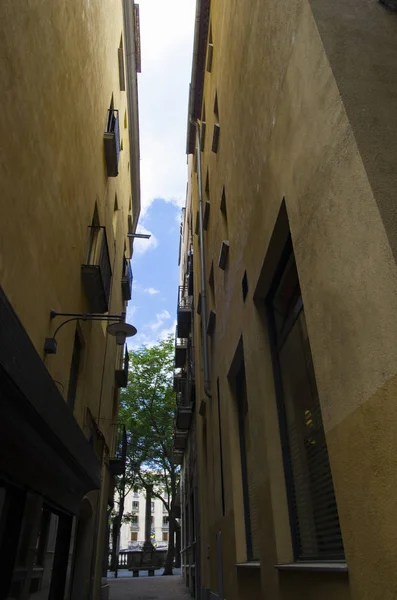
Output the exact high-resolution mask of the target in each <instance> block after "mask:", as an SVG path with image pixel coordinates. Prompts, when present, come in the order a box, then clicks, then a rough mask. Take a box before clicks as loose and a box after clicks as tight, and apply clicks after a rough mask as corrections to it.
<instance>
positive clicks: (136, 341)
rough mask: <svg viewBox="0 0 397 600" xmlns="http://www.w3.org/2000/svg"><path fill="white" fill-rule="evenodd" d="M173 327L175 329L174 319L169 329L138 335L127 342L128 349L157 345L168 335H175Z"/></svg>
mask: <svg viewBox="0 0 397 600" xmlns="http://www.w3.org/2000/svg"><path fill="white" fill-rule="evenodd" d="M175 327H176V319H175V320H174V321H173V322H172V324H171V325H170V326H169V327H164V328H163V329H161V330H160V331H159V332H156V333H154V332H153V333H152V334H148V333H139V332H138V334H137V335H136V336H135V337H133V338H129V339H128V340H127V342H128V349H129V350H136V349H137V348H139V347H140V346H146V347H147V348H151V347H152V346H154V345H155V344H157V343H158V342H159V341H161V340H165V339H167V337H168V336H169V335H172V336H173V335H175Z"/></svg>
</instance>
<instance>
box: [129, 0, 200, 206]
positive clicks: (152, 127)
mask: <svg viewBox="0 0 397 600" xmlns="http://www.w3.org/2000/svg"><path fill="white" fill-rule="evenodd" d="M195 4H196V0H169V1H168V2H164V0H145V1H144V2H140V28H141V46H142V73H141V74H140V75H139V104H140V108H139V110H140V131H141V205H142V216H144V215H145V213H146V212H147V210H148V209H149V207H150V205H151V204H152V202H153V200H154V199H156V198H163V199H164V200H166V201H167V202H171V203H173V204H175V205H176V206H183V205H184V202H185V193H186V179H187V173H186V132H187V109H188V93H189V82H190V74H191V64H192V49H193V31H194V21H195ZM176 15H177V18H176Z"/></svg>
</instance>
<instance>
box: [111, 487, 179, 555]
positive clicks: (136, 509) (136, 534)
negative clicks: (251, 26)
mask: <svg viewBox="0 0 397 600" xmlns="http://www.w3.org/2000/svg"><path fill="white" fill-rule="evenodd" d="M151 504H152V533H151V536H152V537H151V542H152V544H153V545H155V546H156V547H158V548H164V547H168V529H169V526H168V511H167V509H166V507H165V506H164V503H163V502H162V501H161V500H159V499H158V498H152V502H151ZM145 511H146V496H145V492H144V491H139V492H133V491H132V492H130V493H129V494H128V495H127V497H126V499H125V507H124V513H125V514H130V513H131V514H132V520H131V522H129V523H123V524H122V526H121V531H120V550H128V549H131V548H139V547H140V546H141V545H142V544H143V542H144V541H145Z"/></svg>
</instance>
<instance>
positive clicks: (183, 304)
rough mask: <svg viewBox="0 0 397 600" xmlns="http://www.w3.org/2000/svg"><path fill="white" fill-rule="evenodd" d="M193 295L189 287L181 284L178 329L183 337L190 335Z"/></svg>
mask: <svg viewBox="0 0 397 600" xmlns="http://www.w3.org/2000/svg"><path fill="white" fill-rule="evenodd" d="M192 306H193V296H189V287H188V286H187V285H180V286H179V289H178V311H177V321H178V331H179V335H180V336H181V337H182V338H186V337H188V335H189V333H190V329H191V325H192Z"/></svg>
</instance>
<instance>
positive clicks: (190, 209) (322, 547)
mask: <svg viewBox="0 0 397 600" xmlns="http://www.w3.org/2000/svg"><path fill="white" fill-rule="evenodd" d="M387 4H388V8H389V9H387V7H385V6H384V4H382V3H378V2H375V1H374V2H370V3H366V4H363V3H361V4H360V6H358V5H357V4H356V3H354V2H349V1H345V0H342V1H337V2H333V3H324V2H321V1H319V0H304V1H302V0H296V1H293V2H292V3H291V2H289V3H288V4H282V3H280V2H275V1H273V0H266V1H265V2H263V1H261V2H259V1H254V2H251V3H249V6H248V5H247V3H241V2H236V1H234V0H232V1H230V0H212V1H211V2H210V1H209V0H198V1H197V18H196V30H195V45H194V55H193V68H192V80H191V87H190V90H191V91H190V102H189V125H188V140H187V153H188V155H189V161H188V162H189V179H188V193H187V201H186V208H185V210H184V211H183V217H182V230H181V256H180V266H181V286H182V287H181V288H180V291H179V296H178V331H177V334H176V369H177V370H176V379H177V381H176V389H177V390H182V391H178V396H177V416H176V429H175V441H174V452H175V460H176V461H179V462H182V465H183V472H182V479H181V480H182V488H181V494H182V497H181V505H182V515H183V520H182V523H183V527H184V533H183V535H182V539H183V547H182V561H183V570H184V575H185V579H186V583H187V584H188V585H189V587H190V588H191V590H192V591H193V592H194V593H195V594H196V597H201V598H222V599H223V598H228V600H245V599H246V598H272V599H280V600H297V599H298V598H299V599H300V598H305V600H310V599H313V600H314V599H317V598H322V599H324V600H333V599H336V598H338V599H349V600H350V599H351V600H374V599H379V600H380V599H386V598H387V599H392V598H395V597H396V596H397V575H396V570H395V567H394V557H395V555H396V551H397V546H396V542H395V539H394V533H393V532H394V522H395V504H396V503H395V497H396V492H397V490H396V486H397V484H396V481H397V468H396V462H395V460H394V455H395V451H396V439H395V435H394V430H395V425H396V423H397V414H396V409H395V406H396V403H395V396H396V381H397V350H396V344H395V337H396V323H397V302H396V299H397V268H396V256H397V236H396V211H395V210H394V208H393V207H394V196H395V188H396V184H397V170H396V168H395V159H396V154H397V145H396V139H397V137H396V131H397V115H396V113H395V97H396V91H397V90H396V85H397V84H396V81H397V79H396V77H395V75H396V69H397V67H396V65H397V62H396V60H395V59H396V56H397V36H396V32H397V20H396V14H395V13H394V12H393V11H392V10H390V8H393V6H392V5H393V3H387ZM191 353H193V356H194V360H193V364H192V361H191V360H190V358H189V357H190V356H191V355H192V354H191ZM193 367H194V370H193V371H192V368H193ZM178 378H180V379H181V380H182V379H186V380H187V381H188V382H189V383H188V385H187V387H183V388H181V387H178V386H179V385H180V383H179V381H178ZM192 389H193V392H192V391H191V390H192Z"/></svg>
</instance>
